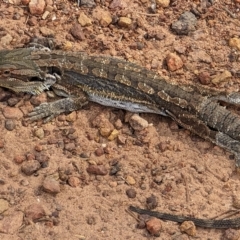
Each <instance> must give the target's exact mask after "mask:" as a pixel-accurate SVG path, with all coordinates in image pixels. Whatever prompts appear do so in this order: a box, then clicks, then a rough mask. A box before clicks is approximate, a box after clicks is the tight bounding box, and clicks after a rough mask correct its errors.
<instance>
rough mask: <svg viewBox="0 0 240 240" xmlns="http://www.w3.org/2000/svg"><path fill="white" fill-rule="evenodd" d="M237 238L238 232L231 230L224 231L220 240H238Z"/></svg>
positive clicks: (239, 235) (239, 236)
mask: <svg viewBox="0 0 240 240" xmlns="http://www.w3.org/2000/svg"><path fill="white" fill-rule="evenodd" d="M239 238H240V233H239V230H237V229H231V228H229V229H227V230H225V232H224V233H223V236H222V239H224V240H239Z"/></svg>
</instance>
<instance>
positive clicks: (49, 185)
mask: <svg viewBox="0 0 240 240" xmlns="http://www.w3.org/2000/svg"><path fill="white" fill-rule="evenodd" d="M42 187H43V190H44V191H45V192H47V193H52V194H57V193H59V192H60V184H59V182H58V181H57V180H55V179H54V178H52V177H46V178H45V179H44V181H43V184H42Z"/></svg>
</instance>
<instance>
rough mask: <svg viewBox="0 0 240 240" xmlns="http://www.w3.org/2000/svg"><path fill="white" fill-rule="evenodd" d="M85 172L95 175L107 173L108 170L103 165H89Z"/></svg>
mask: <svg viewBox="0 0 240 240" xmlns="http://www.w3.org/2000/svg"><path fill="white" fill-rule="evenodd" d="M87 172H88V173H91V174H95V175H107V173H108V170H107V169H106V167H105V166H103V165H90V166H89V167H88V168H87Z"/></svg>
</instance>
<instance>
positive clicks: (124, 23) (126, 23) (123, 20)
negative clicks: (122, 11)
mask: <svg viewBox="0 0 240 240" xmlns="http://www.w3.org/2000/svg"><path fill="white" fill-rule="evenodd" d="M131 24H132V20H131V19H130V18H128V17H120V18H119V20H118V25H119V26H120V27H124V28H129V27H130V26H131Z"/></svg>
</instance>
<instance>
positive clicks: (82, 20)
mask: <svg viewBox="0 0 240 240" xmlns="http://www.w3.org/2000/svg"><path fill="white" fill-rule="evenodd" d="M78 22H79V24H80V25H81V26H82V27H85V26H90V25H92V20H91V19H90V18H89V17H88V16H87V15H86V14H85V13H84V12H81V13H80V15H79V18H78Z"/></svg>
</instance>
